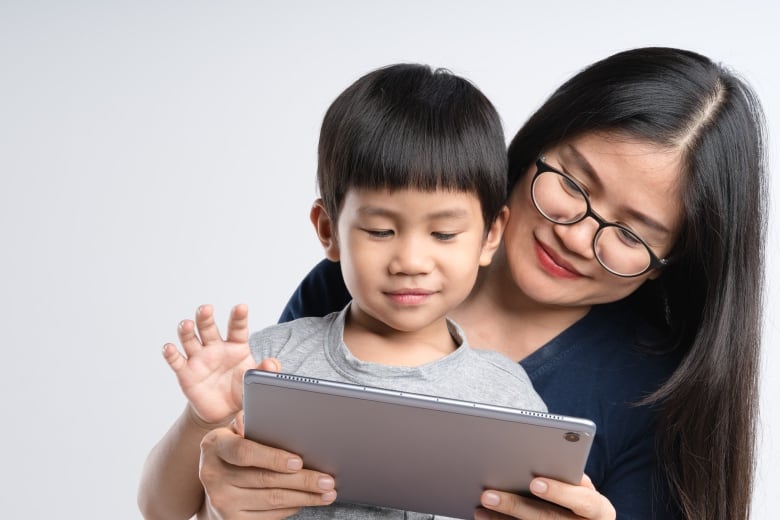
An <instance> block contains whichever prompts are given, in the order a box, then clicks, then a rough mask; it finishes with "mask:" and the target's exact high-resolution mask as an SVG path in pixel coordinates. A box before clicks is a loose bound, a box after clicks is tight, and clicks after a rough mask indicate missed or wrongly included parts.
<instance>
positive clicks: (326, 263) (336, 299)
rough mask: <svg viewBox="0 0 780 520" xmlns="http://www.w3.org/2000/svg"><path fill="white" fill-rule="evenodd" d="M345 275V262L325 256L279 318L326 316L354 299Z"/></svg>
mask: <svg viewBox="0 0 780 520" xmlns="http://www.w3.org/2000/svg"><path fill="white" fill-rule="evenodd" d="M350 298H351V297H350V295H349V291H347V287H346V285H344V278H343V277H342V276H341V264H340V263H338V262H331V261H330V260H327V259H324V260H322V261H320V262H319V263H318V264H317V265H315V266H314V267H313V268H312V270H311V271H309V273H308V274H307V275H306V276H305V277H304V278H303V280H301V283H300V284H299V285H298V287H297V288H296V289H295V291H294V292H293V294H292V296H290V299H289V300H288V301H287V304H286V305H285V307H284V310H283V311H282V314H281V316H280V317H279V322H286V321H292V320H295V319H298V318H302V317H306V316H325V315H326V314H329V313H331V312H334V311H337V310H340V309H341V308H342V307H344V305H345V304H346V303H347V302H348V301H349V300H350Z"/></svg>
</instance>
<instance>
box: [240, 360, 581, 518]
mask: <svg viewBox="0 0 780 520" xmlns="http://www.w3.org/2000/svg"><path fill="white" fill-rule="evenodd" d="M485 384H490V382H486V383H485ZM244 423H245V436H246V438H248V439H252V440H255V441H257V442H260V443H262V444H265V445H269V446H274V447H277V448H282V449H285V450H288V451H291V452H293V453H297V454H298V455H300V456H301V457H303V462H304V466H305V467H307V468H312V469H316V470H319V471H322V472H325V473H328V474H330V475H333V477H334V478H335V479H336V490H337V492H338V501H339V502H355V503H361V504H371V505H377V506H384V507H391V508H396V509H404V510H408V511H417V512H421V513H430V514H438V515H444V516H450V517H456V518H473V515H474V510H475V509H476V508H477V507H478V506H479V498H480V495H481V493H482V491H483V490H484V489H488V488H489V489H497V490H505V491H510V492H513V493H519V494H526V495H527V494H529V492H528V485H529V484H530V481H531V479H532V478H534V477H536V476H545V477H550V478H554V479H557V480H562V481H564V482H569V483H573V484H574V483H579V482H580V479H581V478H582V474H583V470H584V468H585V461H586V459H587V457H588V453H589V451H590V447H591V444H592V442H593V437H594V435H595V433H596V425H595V424H594V423H593V422H592V421H590V420H587V419H580V418H574V417H566V416H561V415H554V414H548V413H542V412H534V411H527V410H518V409H514V408H506V407H502V406H491V405H485V404H480V403H474V402H468V401H458V400H454V399H444V398H438V397H435V396H430V395H421V394H413V393H409V392H399V391H394V390H388V389H384V388H373V387H368V386H360V385H354V384H349V383H341V382H335V381H327V380H322V379H315V378H311V377H302V376H296V375H292V374H282V373H273V372H265V371H261V370H249V371H247V373H246V375H245V376H244Z"/></svg>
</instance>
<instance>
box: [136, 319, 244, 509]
mask: <svg viewBox="0 0 780 520" xmlns="http://www.w3.org/2000/svg"><path fill="white" fill-rule="evenodd" d="M247 322H248V311H247V307H246V305H237V306H236V307H234V308H233V310H232V311H231V313H230V320H229V322H228V334H227V338H226V340H223V339H222V337H221V336H220V334H219V331H218V330H217V326H216V324H215V322H214V311H213V309H212V307H211V306H210V305H203V306H201V307H199V308H198V311H197V313H196V315H195V322H194V323H193V322H192V321H190V320H185V321H182V322H181V323H180V324H179V329H178V335H179V341H180V342H181V345H182V348H183V350H184V352H185V353H186V356H185V355H183V354H182V353H181V352H179V351H178V350H177V349H176V347H175V346H174V345H172V344H170V343H169V344H166V345H165V347H164V348H163V355H164V357H165V360H166V361H167V362H168V364H169V366H170V367H171V369H172V370H173V371H174V373H175V374H176V378H177V380H178V382H179V386H180V387H181V389H182V392H184V395H185V396H186V397H187V400H188V401H189V402H188V405H187V407H186V408H185V410H184V412H183V413H182V414H181V416H180V417H179V418H178V419H177V421H176V422H175V423H174V424H173V426H172V427H171V429H170V430H169V431H168V432H167V433H166V434H165V436H164V437H163V438H162V439H161V440H160V442H159V443H158V444H157V445H156V446H155V447H154V448H153V449H152V451H151V453H150V454H149V456H148V457H147V459H146V463H145V465H144V469H143V473H142V476H141V483H140V486H139V490H138V505H139V508H140V509H141V511H142V512H143V514H144V516H145V517H146V518H190V517H192V515H194V514H195V513H196V512H197V511H198V509H200V507H201V505H202V503H203V488H202V486H201V483H200V479H199V477H198V461H199V458H200V443H201V440H202V439H203V436H204V435H205V434H206V433H208V432H209V431H211V430H212V429H215V428H217V427H220V426H224V425H225V424H227V423H229V422H230V421H231V420H232V418H233V417H234V416H235V414H236V413H237V412H238V411H239V410H240V409H241V406H242V403H241V400H242V389H243V376H244V372H245V371H246V370H247V369H250V368H254V367H255V366H256V364H255V362H254V359H253V358H252V354H251V352H250V350H249V344H248V339H249V333H248V327H247ZM196 328H197V334H196Z"/></svg>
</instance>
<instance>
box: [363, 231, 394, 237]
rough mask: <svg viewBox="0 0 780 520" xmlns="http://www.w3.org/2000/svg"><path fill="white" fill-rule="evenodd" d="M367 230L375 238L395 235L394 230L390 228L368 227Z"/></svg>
mask: <svg viewBox="0 0 780 520" xmlns="http://www.w3.org/2000/svg"><path fill="white" fill-rule="evenodd" d="M365 232H366V233H368V234H369V236H372V237H374V238H389V237H391V236H393V231H392V230H390V229H366V230H365Z"/></svg>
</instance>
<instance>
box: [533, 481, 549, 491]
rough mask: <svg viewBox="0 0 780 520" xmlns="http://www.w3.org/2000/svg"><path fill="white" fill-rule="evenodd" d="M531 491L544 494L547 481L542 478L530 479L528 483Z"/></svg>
mask: <svg viewBox="0 0 780 520" xmlns="http://www.w3.org/2000/svg"><path fill="white" fill-rule="evenodd" d="M530 488H531V491H533V492H534V493H538V494H544V493H547V482H545V481H544V480H537V479H534V480H532V481H531V485H530Z"/></svg>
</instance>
